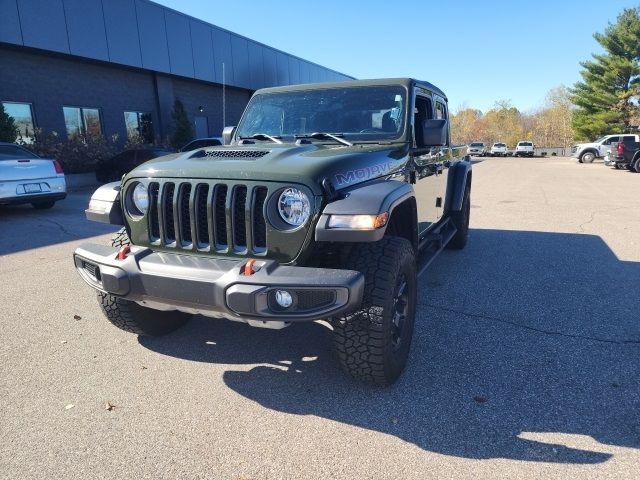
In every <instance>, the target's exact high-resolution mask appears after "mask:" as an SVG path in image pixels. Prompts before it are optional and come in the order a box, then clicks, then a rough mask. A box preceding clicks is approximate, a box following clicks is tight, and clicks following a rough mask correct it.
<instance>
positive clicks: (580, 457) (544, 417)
mask: <svg viewBox="0 0 640 480" xmlns="http://www.w3.org/2000/svg"><path fill="white" fill-rule="evenodd" d="M638 282H640V263H636V262H624V261H620V260H619V259H618V258H617V257H616V256H615V255H614V254H613V252H611V250H610V249H609V248H608V247H607V245H606V244H605V243H604V242H603V241H602V239H601V238H600V237H597V236H592V235H577V234H556V233H542V232H519V231H504V230H472V232H471V239H470V242H469V245H468V247H467V249H466V250H464V251H461V252H452V251H447V252H445V253H443V254H442V255H441V256H440V257H439V258H438V259H436V260H435V261H434V263H433V264H432V266H430V268H429V269H428V270H427V272H426V274H425V275H424V276H423V277H422V278H421V281H420V285H419V292H420V295H419V297H420V305H419V308H418V310H419V312H420V313H419V316H418V318H417V320H416V321H417V324H416V331H415V337H414V343H413V345H412V352H411V358H410V362H409V367H408V368H407V370H406V371H405V373H404V375H403V376H402V377H401V379H400V380H399V381H398V382H397V383H396V384H395V385H393V386H392V387H389V388H377V387H372V386H367V385H361V384H360V383H358V382H355V381H353V380H351V379H349V378H348V377H346V376H345V375H343V374H342V373H341V372H340V371H339V369H338V367H337V362H336V361H335V359H334V354H333V349H332V332H331V330H330V328H329V327H328V326H327V325H325V324H324V323H311V324H301V325H293V326H291V327H290V328H288V329H285V330H283V331H268V330H259V329H252V328H251V327H248V326H246V325H243V324H237V323H233V322H225V321H215V320H210V319H206V318H204V317H195V318H194V320H193V321H192V323H190V324H189V326H187V327H186V328H184V329H182V330H180V331H178V332H175V333H174V334H172V335H170V336H169V337H164V338H147V337H139V342H140V344H141V345H143V346H144V347H146V348H148V349H150V350H153V351H156V352H160V353H162V354H165V355H169V356H173V357H177V358H182V359H187V360H192V361H197V362H210V363H216V364H223V365H227V364H228V365H231V366H233V365H247V364H249V365H251V364H256V366H254V367H253V368H251V369H250V370H248V371H246V368H245V369H242V370H234V369H233V367H231V368H229V369H228V370H227V371H226V372H225V373H224V376H223V380H224V382H225V384H226V385H227V386H228V387H229V388H231V389H233V390H234V391H235V392H237V393H239V394H241V395H243V396H244V397H246V398H247V399H250V400H252V401H255V402H257V403H259V404H260V405H262V406H263V407H265V408H268V409H273V410H276V411H280V412H286V413H289V414H297V415H313V416H316V417H321V418H326V419H330V420H333V421H337V422H342V423H345V424H348V425H354V426H358V427H361V428H365V429H369V430H373V431H377V432H381V433H384V434H388V435H394V436H397V437H399V438H401V439H403V440H405V441H407V442H411V443H412V444H414V445H417V446H418V447H420V448H422V449H425V450H429V451H433V452H438V453H442V454H446V455H452V456H457V457H464V458H473V459H487V458H506V459H517V460H527V461H536V462H551V463H574V464H593V463H600V462H604V461H606V460H608V459H609V458H610V457H611V456H612V452H611V451H610V450H611V449H610V448H609V447H608V446H621V447H630V448H640V413H639V412H640V408H639V407H640V386H639V379H640V362H639V361H638V358H639V354H640V322H638V313H637V312H638V310H639V308H638V307H639V305H638V303H639V301H638V296H637V295H632V294H631V291H630V290H625V289H624V288H622V286H623V285H638Z"/></svg>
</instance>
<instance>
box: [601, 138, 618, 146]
mask: <svg viewBox="0 0 640 480" xmlns="http://www.w3.org/2000/svg"><path fill="white" fill-rule="evenodd" d="M619 141H620V137H609V138H607V139H606V140H605V141H604V142H602V144H603V145H611V144H612V143H617V142H619Z"/></svg>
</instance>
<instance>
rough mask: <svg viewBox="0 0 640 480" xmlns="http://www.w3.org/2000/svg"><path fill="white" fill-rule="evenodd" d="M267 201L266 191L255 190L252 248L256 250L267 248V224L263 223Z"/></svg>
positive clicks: (259, 188) (263, 189)
mask: <svg viewBox="0 0 640 480" xmlns="http://www.w3.org/2000/svg"><path fill="white" fill-rule="evenodd" d="M266 199H267V189H266V188H265V187H258V188H256V189H255V200H254V204H253V208H252V209H251V210H252V212H253V246H254V247H255V248H256V250H262V249H265V248H267V224H266V222H265V221H264V202H265V200H266Z"/></svg>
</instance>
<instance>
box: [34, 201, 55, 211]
mask: <svg viewBox="0 0 640 480" xmlns="http://www.w3.org/2000/svg"><path fill="white" fill-rule="evenodd" d="M55 204H56V202H54V201H51V200H49V201H48V202H32V203H31V206H32V207H33V208H35V209H36V210H48V209H49V208H53V206H54V205H55Z"/></svg>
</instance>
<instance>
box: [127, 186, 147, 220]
mask: <svg viewBox="0 0 640 480" xmlns="http://www.w3.org/2000/svg"><path fill="white" fill-rule="evenodd" d="M130 191H131V207H133V208H130V209H129V213H131V214H133V215H138V216H142V215H145V214H146V213H147V210H149V190H148V189H147V187H146V186H145V185H143V184H142V183H137V184H136V185H135V187H133V189H132V190H130Z"/></svg>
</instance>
